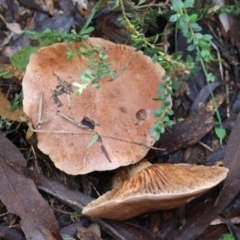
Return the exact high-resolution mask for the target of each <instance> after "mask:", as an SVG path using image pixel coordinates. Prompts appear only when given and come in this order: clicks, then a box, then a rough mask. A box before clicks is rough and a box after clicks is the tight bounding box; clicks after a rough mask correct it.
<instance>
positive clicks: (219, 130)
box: [214, 127, 227, 145]
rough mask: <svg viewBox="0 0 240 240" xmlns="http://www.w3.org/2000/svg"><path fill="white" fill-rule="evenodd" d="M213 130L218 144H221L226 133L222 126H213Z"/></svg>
mask: <svg viewBox="0 0 240 240" xmlns="http://www.w3.org/2000/svg"><path fill="white" fill-rule="evenodd" d="M214 130H215V133H216V135H217V137H218V138H219V140H220V144H221V145H222V140H223V139H224V138H225V137H226V135H227V133H226V130H225V129H224V128H222V127H215V128H214Z"/></svg>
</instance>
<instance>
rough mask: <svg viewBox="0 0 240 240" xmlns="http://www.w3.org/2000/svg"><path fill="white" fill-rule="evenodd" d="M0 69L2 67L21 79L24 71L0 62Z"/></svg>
mask: <svg viewBox="0 0 240 240" xmlns="http://www.w3.org/2000/svg"><path fill="white" fill-rule="evenodd" d="M0 69H4V70H5V71H8V72H10V73H11V74H12V75H13V76H15V77H16V78H18V79H19V80H22V78H23V76H24V74H25V71H23V70H21V69H19V68H17V67H14V66H12V65H11V64H3V63H0Z"/></svg>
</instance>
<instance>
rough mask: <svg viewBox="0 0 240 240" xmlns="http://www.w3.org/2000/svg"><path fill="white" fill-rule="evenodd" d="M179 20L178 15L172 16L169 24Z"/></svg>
mask: <svg viewBox="0 0 240 240" xmlns="http://www.w3.org/2000/svg"><path fill="white" fill-rule="evenodd" d="M177 19H178V16H177V14H174V15H172V16H170V18H169V22H176V21H177Z"/></svg>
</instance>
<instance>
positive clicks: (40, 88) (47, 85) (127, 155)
mask: <svg viewBox="0 0 240 240" xmlns="http://www.w3.org/2000/svg"><path fill="white" fill-rule="evenodd" d="M88 41H89V43H90V44H91V45H95V44H98V45H100V46H101V47H102V48H103V49H106V50H107V54H108V62H110V63H111V66H110V68H111V69H112V70H113V71H118V70H119V69H120V70H121V71H120V73H119V76H118V77H117V78H116V79H115V80H113V81H110V80H109V79H110V77H106V78H105V79H103V80H100V81H99V83H100V89H95V88H92V87H91V86H88V87H87V88H86V89H85V90H84V91H83V93H82V94H81V95H80V96H77V95H76V91H77V89H76V88H75V87H72V88H71V84H72V83H73V82H81V80H80V78H79V74H80V73H82V72H84V71H85V70H86V69H87V67H88V65H87V61H86V59H85V57H83V56H81V55H78V56H76V57H74V58H73V59H72V60H71V61H68V60H67V50H66V47H67V46H68V47H70V48H72V49H74V48H79V45H80V43H75V44H66V43H56V44H53V45H51V46H49V47H45V48H41V49H40V50H39V51H38V52H36V53H34V54H32V55H31V58H30V62H29V64H28V66H27V69H26V74H25V76H24V78H23V83H22V86H23V92H24V100H23V108H24V112H25V113H26V114H27V115H28V116H29V117H30V118H31V119H32V122H33V125H34V126H35V127H36V126H37V122H38V105H39V99H40V96H41V95H42V94H43V107H42V117H43V118H47V117H51V120H50V121H48V122H45V123H43V124H42V125H41V128H40V130H41V131H50V132H44V133H43V132H37V139H38V148H39V149H40V150H41V151H42V152H44V153H45V154H48V155H49V156H50V158H51V160H52V161H53V162H54V164H55V165H56V167H57V168H59V169H61V170H63V171H64V172H66V173H68V174H73V175H76V174H85V173H88V172H92V171H104V170H112V169H115V168H118V167H120V166H126V165H129V164H133V163H136V162H138V161H139V160H141V159H142V158H143V157H144V156H145V155H146V153H147V152H148V150H149V148H148V147H145V146H143V145H148V146H152V145H153V144H154V142H155V140H154V136H153V135H152V134H151V133H150V132H149V128H150V127H151V126H153V124H154V122H155V120H156V119H155V118H154V116H153V115H152V110H154V109H156V108H158V107H159V105H160V104H161V102H160V101H155V100H153V99H154V98H156V97H157V89H158V85H159V83H161V81H162V76H163V75H164V70H163V69H162V68H161V67H160V66H159V65H158V64H154V63H153V62H152V60H151V58H149V57H148V56H145V55H144V54H143V53H142V52H140V51H136V49H135V48H132V47H129V46H126V45H120V44H114V43H111V42H109V41H107V40H103V39H100V38H90V39H89V40H88ZM58 78H59V79H61V80H62V81H63V83H64V84H65V85H67V86H68V87H69V88H71V89H70V90H72V91H73V92H71V91H69V92H70V94H66V93H61V92H60V90H59V89H61V86H59V81H58V80H57V79H58ZM54 91H55V93H57V94H58V93H59V95H57V94H56V96H55V98H54ZM56 98H57V99H56ZM69 99H70V103H69ZM59 101H60V103H61V104H59ZM59 105H61V106H59ZM59 113H62V114H64V115H66V116H67V117H69V118H71V119H74V121H76V122H78V123H81V121H82V120H83V119H84V117H87V118H89V119H91V120H92V121H94V123H95V127H94V131H96V132H97V133H98V134H99V135H100V136H101V139H102V144H103V146H104V147H105V149H106V152H107V154H108V155H109V158H110V160H111V162H110V161H109V159H107V157H106V154H104V152H103V150H102V149H101V144H100V143H99V142H96V143H95V144H93V146H91V147H90V148H87V146H88V144H89V143H90V141H91V139H92V137H93V135H91V134H90V133H89V132H88V131H86V130H82V129H80V128H79V127H78V126H76V125H74V124H73V123H71V122H70V121H68V120H66V119H64V118H63V117H62V116H61V115H60V114H59ZM52 131H67V132H69V133H66V134H65V133H53V132H52ZM76 132H78V134H74V133H76ZM119 139H121V140H123V141H121V140H119ZM130 142H138V143H141V144H142V145H137V144H133V143H130Z"/></svg>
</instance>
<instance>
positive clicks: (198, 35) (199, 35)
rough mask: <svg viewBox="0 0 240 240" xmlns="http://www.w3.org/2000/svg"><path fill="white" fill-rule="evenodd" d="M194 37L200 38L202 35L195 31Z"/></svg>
mask: <svg viewBox="0 0 240 240" xmlns="http://www.w3.org/2000/svg"><path fill="white" fill-rule="evenodd" d="M195 38H197V39H201V38H203V35H202V34H201V33H196V34H195Z"/></svg>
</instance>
